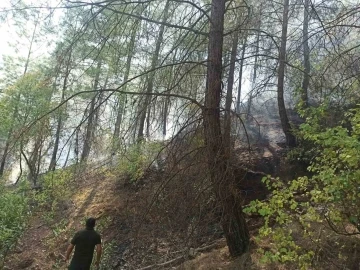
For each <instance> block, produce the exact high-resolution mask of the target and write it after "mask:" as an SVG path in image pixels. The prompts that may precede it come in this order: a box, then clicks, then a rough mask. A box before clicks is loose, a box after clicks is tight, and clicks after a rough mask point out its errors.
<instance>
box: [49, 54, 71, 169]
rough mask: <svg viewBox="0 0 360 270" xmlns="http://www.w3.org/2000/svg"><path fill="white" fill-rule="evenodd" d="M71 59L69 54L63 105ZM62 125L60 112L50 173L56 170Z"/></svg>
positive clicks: (62, 99) (63, 87)
mask: <svg viewBox="0 0 360 270" xmlns="http://www.w3.org/2000/svg"><path fill="white" fill-rule="evenodd" d="M70 59H71V53H69V57H68V63H66V70H65V77H64V81H63V86H62V90H61V100H60V103H62V102H63V101H64V99H65V91H66V88H67V82H68V78H69V75H70ZM62 123H63V115H62V111H61V110H60V111H59V116H58V119H57V126H56V133H55V142H54V149H53V152H52V155H51V161H50V165H49V171H54V170H55V168H56V158H57V152H58V150H59V143H60V134H61V129H62Z"/></svg>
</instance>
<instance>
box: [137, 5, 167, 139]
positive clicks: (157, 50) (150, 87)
mask: <svg viewBox="0 0 360 270" xmlns="http://www.w3.org/2000/svg"><path fill="white" fill-rule="evenodd" d="M169 7H170V1H169V0H167V1H166V4H165V7H164V15H163V18H162V24H161V25H160V29H159V35H158V37H157V41H156V45H155V51H154V55H153V57H152V59H151V66H150V69H154V68H155V67H156V66H157V64H158V61H159V55H160V48H161V44H162V43H163V39H164V32H165V25H164V23H166V21H167V19H168V13H169ZM154 80H155V72H151V73H150V74H149V77H148V81H147V87H146V93H147V94H148V95H146V96H145V102H144V104H143V107H142V108H141V112H140V118H139V129H138V134H137V141H138V142H141V141H143V140H144V127H145V119H146V115H147V111H148V107H149V106H150V100H151V95H149V94H151V93H152V92H153V88H154ZM147 117H150V115H147ZM148 122H149V121H148Z"/></svg>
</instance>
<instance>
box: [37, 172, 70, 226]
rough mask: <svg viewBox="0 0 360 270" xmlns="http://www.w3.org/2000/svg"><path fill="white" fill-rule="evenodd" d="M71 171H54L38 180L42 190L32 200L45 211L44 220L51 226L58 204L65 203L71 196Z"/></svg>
mask: <svg viewBox="0 0 360 270" xmlns="http://www.w3.org/2000/svg"><path fill="white" fill-rule="evenodd" d="M71 179H72V171H71V170H70V169H63V170H56V171H54V172H49V173H47V174H45V175H43V176H42V178H41V179H40V180H39V181H40V184H41V186H42V190H41V191H40V192H37V193H35V194H34V200H35V202H36V204H37V206H38V207H40V209H42V210H45V212H44V214H43V218H44V220H45V221H46V222H47V223H48V224H51V223H52V221H53V219H54V217H55V213H56V210H57V207H58V205H59V203H65V202H66V201H67V200H68V199H69V198H70V196H71Z"/></svg>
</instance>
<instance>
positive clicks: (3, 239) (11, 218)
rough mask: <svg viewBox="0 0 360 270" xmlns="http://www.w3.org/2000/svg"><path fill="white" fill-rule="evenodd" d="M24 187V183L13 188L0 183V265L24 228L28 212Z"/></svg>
mask: <svg viewBox="0 0 360 270" xmlns="http://www.w3.org/2000/svg"><path fill="white" fill-rule="evenodd" d="M26 188H27V187H26V183H23V184H22V185H21V187H19V188H17V189H15V190H10V189H8V188H6V187H5V186H3V185H0V209H1V211H0V265H1V264H2V263H1V262H2V261H3V260H4V259H5V257H6V255H7V253H8V251H9V250H10V249H11V248H12V247H13V246H14V244H15V243H16V241H17V239H18V238H19V236H20V235H21V234H22V232H23V231H24V229H25V226H26V219H27V216H28V213H29V207H28V200H27V197H26V196H25V192H24V190H25V189H26Z"/></svg>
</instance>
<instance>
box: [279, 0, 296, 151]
mask: <svg viewBox="0 0 360 270" xmlns="http://www.w3.org/2000/svg"><path fill="white" fill-rule="evenodd" d="M288 16H289V0H284V10H283V21H282V33H281V45H280V55H279V70H278V89H277V101H278V107H279V115H280V120H281V126H282V129H283V131H284V134H285V137H286V144H287V146H289V147H293V146H295V144H296V140H295V136H294V135H293V134H292V132H291V125H290V122H289V118H288V116H287V112H286V108H285V100H284V83H285V62H286V43H287V30H288Z"/></svg>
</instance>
